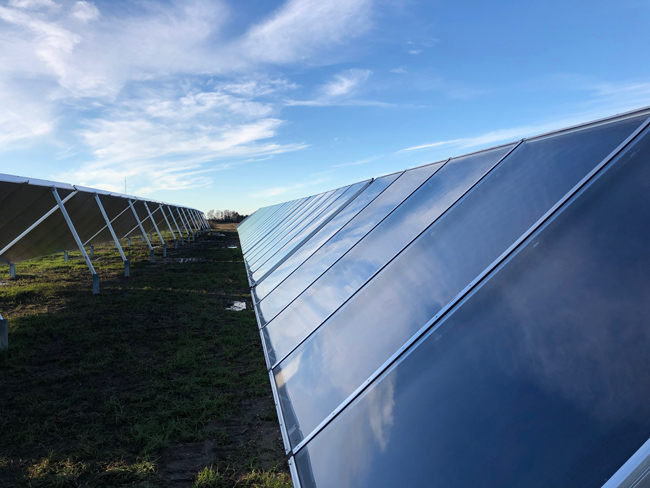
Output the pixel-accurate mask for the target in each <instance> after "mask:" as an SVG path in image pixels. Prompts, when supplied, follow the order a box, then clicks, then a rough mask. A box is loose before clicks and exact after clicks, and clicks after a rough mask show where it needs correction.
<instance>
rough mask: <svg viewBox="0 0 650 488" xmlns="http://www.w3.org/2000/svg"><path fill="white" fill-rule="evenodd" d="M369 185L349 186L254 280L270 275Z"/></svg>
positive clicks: (277, 253) (262, 269)
mask: <svg viewBox="0 0 650 488" xmlns="http://www.w3.org/2000/svg"><path fill="white" fill-rule="evenodd" d="M368 184H369V181H368V180H366V181H361V182H359V183H355V184H354V185H352V186H349V187H348V189H347V190H346V191H345V192H344V193H343V194H342V195H341V196H339V197H338V198H337V199H336V200H333V201H332V203H330V204H329V205H328V206H327V208H325V209H323V211H322V212H321V213H320V214H319V215H318V217H315V218H314V219H313V220H312V221H311V222H310V223H309V224H308V225H306V226H305V227H304V228H303V229H302V230H301V231H300V232H299V233H297V234H296V235H294V236H293V237H292V238H291V240H290V241H289V242H287V243H286V244H285V245H284V246H283V247H282V248H281V249H280V250H279V251H278V252H276V253H275V255H274V256H273V257H271V258H270V259H269V260H268V261H267V262H266V263H264V264H263V265H262V266H260V267H259V268H258V269H257V270H256V271H255V272H253V279H254V280H255V281H258V280H260V279H261V278H263V277H264V276H265V275H266V274H268V272H269V271H271V269H272V268H273V267H274V266H276V265H277V264H278V263H279V262H280V261H281V260H282V259H284V258H285V257H286V256H287V255H289V254H290V253H292V252H293V251H294V250H295V249H297V248H299V247H300V246H301V245H302V244H303V243H304V242H305V240H307V239H309V238H310V236H311V237H313V234H315V233H316V232H318V230H319V229H320V228H321V227H322V226H324V225H325V224H327V222H328V221H329V219H331V218H333V217H334V216H336V214H337V213H338V212H340V211H341V210H342V209H343V208H345V206H346V205H348V204H349V203H350V202H351V201H353V200H354V199H355V198H356V197H357V196H358V194H359V192H360V191H361V190H362V189H363V188H364V187H365V186H367V185H368Z"/></svg>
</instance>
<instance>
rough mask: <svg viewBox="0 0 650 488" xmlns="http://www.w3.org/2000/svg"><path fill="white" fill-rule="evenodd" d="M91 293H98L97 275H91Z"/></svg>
mask: <svg viewBox="0 0 650 488" xmlns="http://www.w3.org/2000/svg"><path fill="white" fill-rule="evenodd" d="M93 295H99V275H98V274H97V273H95V274H94V275H93Z"/></svg>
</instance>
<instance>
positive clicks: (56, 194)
mask: <svg viewBox="0 0 650 488" xmlns="http://www.w3.org/2000/svg"><path fill="white" fill-rule="evenodd" d="M52 194H53V195H54V199H55V200H56V203H57V205H58V207H59V210H61V213H62V214H63V218H64V219H65V222H66V224H68V227H69V228H70V232H71V233H72V237H73V238H74V241H75V242H76V243H77V247H78V248H79V251H80V252H81V255H82V256H83V258H84V261H86V266H88V269H89V270H90V273H91V274H92V275H93V295H97V294H98V293H99V275H98V274H97V272H96V271H95V267H94V266H93V263H92V262H91V261H90V258H89V257H88V254H87V253H86V248H85V247H84V245H83V243H82V242H81V239H80V238H79V234H77V229H75V227H74V224H73V223H72V220H71V219H70V216H69V215H68V211H67V210H66V209H65V205H64V204H63V201H62V200H61V197H60V196H59V192H58V191H57V190H56V188H55V187H52Z"/></svg>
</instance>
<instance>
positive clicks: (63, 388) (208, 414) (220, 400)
mask: <svg viewBox="0 0 650 488" xmlns="http://www.w3.org/2000/svg"><path fill="white" fill-rule="evenodd" d="M220 230H221V231H222V232H223V233H224V234H225V236H223V237H220V236H217V235H216V233H215V232H213V233H212V234H211V235H207V236H204V237H201V238H199V240H198V241H196V242H193V243H191V244H189V245H188V244H186V246H185V247H183V248H179V250H177V251H176V250H173V249H170V250H169V252H168V257H167V260H166V262H163V260H162V257H161V252H160V250H159V249H158V250H157V262H156V263H150V262H149V251H148V249H147V248H146V247H145V246H144V245H143V244H142V243H141V242H139V241H138V242H135V241H134V242H132V245H131V246H130V247H129V248H128V249H126V252H127V253H128V254H130V256H131V278H124V277H123V265H122V262H121V260H120V258H119V255H118V253H117V252H116V250H115V249H114V248H113V246H112V245H106V246H104V247H97V248H96V250H95V259H94V260H93V263H94V265H95V267H96V269H97V271H98V273H99V275H100V278H101V285H100V286H101V293H100V295H99V296H92V293H91V290H92V284H91V276H90V273H89V272H88V269H87V268H86V266H85V263H84V262H83V260H82V259H81V255H80V253H78V252H77V253H72V254H71V258H70V261H69V262H67V263H66V262H64V260H63V255H62V254H61V255H55V256H50V257H45V258H41V259H35V260H31V261H27V262H24V263H19V264H18V265H17V275H18V276H17V279H15V280H10V279H9V270H8V267H2V268H0V313H1V314H2V315H3V316H4V317H6V318H8V319H9V351H8V352H6V353H0V487H13V486H23V487H50V486H52V487H64V486H66V487H67V486H75V487H111V486H140V487H157V486H161V487H167V486H170V487H184V486H187V487H190V486H197V487H231V486H232V487H234V486H237V487H274V488H281V487H289V486H291V481H290V477H289V475H288V474H287V466H286V462H285V456H284V452H283V449H282V441H281V438H280V431H279V428H278V422H277V417H276V412H275V407H274V405H273V399H272V396H271V389H270V385H269V379H268V375H267V373H266V368H265V363H264V358H263V354H262V349H261V344H260V337H259V334H258V331H257V326H256V323H255V316H254V312H252V311H251V310H250V307H249V309H248V310H246V311H243V312H233V311H228V310H226V307H227V306H228V305H229V304H230V302H231V301H232V300H246V301H248V302H250V293H249V289H248V282H247V280H246V274H245V269H244V264H243V260H242V255H241V250H240V249H239V247H237V248H236V249H231V248H229V247H228V246H229V245H236V244H237V245H238V241H237V236H236V233H235V232H234V226H232V225H230V226H225V227H222V228H221V229H220ZM188 258H189V259H188Z"/></svg>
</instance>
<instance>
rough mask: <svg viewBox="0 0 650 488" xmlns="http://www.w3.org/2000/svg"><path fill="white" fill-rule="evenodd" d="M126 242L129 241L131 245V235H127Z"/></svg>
mask: <svg viewBox="0 0 650 488" xmlns="http://www.w3.org/2000/svg"><path fill="white" fill-rule="evenodd" d="M126 242H127V243H128V244H129V246H130V245H131V238H130V237H127V238H126Z"/></svg>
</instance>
